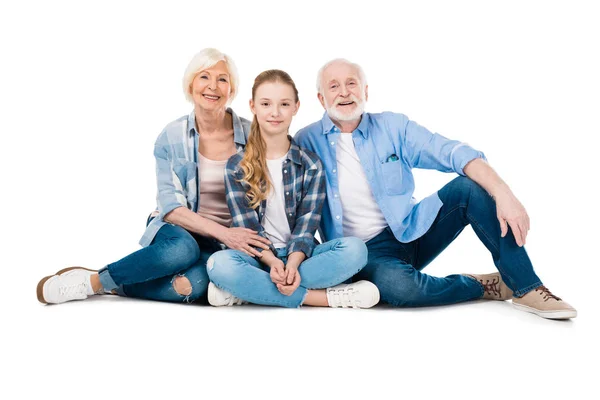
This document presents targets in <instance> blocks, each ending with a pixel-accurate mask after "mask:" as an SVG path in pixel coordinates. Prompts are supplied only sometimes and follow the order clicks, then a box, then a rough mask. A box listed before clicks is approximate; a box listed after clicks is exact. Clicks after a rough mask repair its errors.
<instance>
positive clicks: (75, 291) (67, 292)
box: [58, 282, 87, 297]
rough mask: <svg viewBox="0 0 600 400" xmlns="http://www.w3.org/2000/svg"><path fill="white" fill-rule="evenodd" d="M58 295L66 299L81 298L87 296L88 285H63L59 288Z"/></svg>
mask: <svg viewBox="0 0 600 400" xmlns="http://www.w3.org/2000/svg"><path fill="white" fill-rule="evenodd" d="M58 293H59V294H60V295H61V296H66V297H79V296H81V295H86V296H87V284H85V282H82V283H77V284H75V285H63V286H60V287H59V288H58Z"/></svg>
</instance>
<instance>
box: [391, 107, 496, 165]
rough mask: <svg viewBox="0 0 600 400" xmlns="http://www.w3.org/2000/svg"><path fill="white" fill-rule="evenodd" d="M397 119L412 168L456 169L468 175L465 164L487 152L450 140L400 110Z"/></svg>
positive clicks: (482, 156)
mask: <svg viewBox="0 0 600 400" xmlns="http://www.w3.org/2000/svg"><path fill="white" fill-rule="evenodd" d="M398 115H399V117H398V118H400V119H401V120H398V119H397V120H396V123H397V124H398V127H399V129H400V135H401V136H402V137H403V140H404V146H403V148H404V149H406V150H405V151H406V155H405V156H406V157H407V159H408V160H407V161H408V162H409V164H410V165H411V167H413V168H424V169H435V170H438V171H442V172H456V173H458V174H460V175H465V173H464V171H463V170H464V167H465V166H466V165H467V164H468V163H469V161H471V160H474V159H476V158H483V159H485V155H484V154H483V153H482V152H481V151H478V150H475V149H474V148H472V147H471V146H469V145H468V144H466V143H462V142H459V141H457V140H450V139H448V138H446V137H444V136H442V135H440V134H439V133H432V132H430V131H429V130H428V129H427V128H425V127H423V126H421V125H419V124H417V123H416V122H414V121H411V120H409V119H408V118H407V117H406V116H404V115H402V114H398Z"/></svg>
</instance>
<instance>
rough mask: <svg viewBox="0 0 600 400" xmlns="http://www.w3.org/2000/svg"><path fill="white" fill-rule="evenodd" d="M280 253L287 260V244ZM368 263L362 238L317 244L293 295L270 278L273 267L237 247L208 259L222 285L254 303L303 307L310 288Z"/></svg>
mask: <svg viewBox="0 0 600 400" xmlns="http://www.w3.org/2000/svg"><path fill="white" fill-rule="evenodd" d="M277 253H278V254H277V257H278V258H280V259H281V260H282V261H283V262H284V264H285V263H286V261H287V255H286V254H285V248H283V249H278V252H277ZM366 263H367V247H366V246H365V244H364V243H363V241H362V240H360V239H357V238H354V237H347V238H341V239H334V240H331V241H329V242H327V243H323V244H320V245H317V246H316V247H315V249H314V251H313V254H312V256H311V257H310V258H308V259H306V260H304V262H303V263H302V264H300V267H298V272H299V273H300V278H301V282H300V286H299V287H298V289H296V291H295V292H294V293H292V295H291V296H286V295H283V294H281V293H280V292H279V290H277V286H275V284H274V283H273V282H272V281H271V277H270V275H269V272H270V268H269V267H268V266H266V265H265V264H263V263H261V262H260V261H259V260H257V259H256V258H254V257H251V256H249V255H247V254H246V253H243V252H241V251H238V250H223V251H219V252H217V253H215V254H213V255H212V256H211V257H210V258H209V260H208V276H209V277H210V280H211V281H212V282H213V283H214V284H215V285H217V286H218V287H219V288H221V289H223V290H226V291H227V292H229V293H231V294H233V295H234V296H236V297H239V298H240V299H242V300H245V301H248V302H250V303H254V304H261V305H267V306H280V307H300V305H301V304H302V302H303V301H304V298H305V297H306V294H307V292H308V289H324V288H328V287H331V286H335V285H337V284H339V283H342V282H344V281H345V280H347V279H349V278H350V277H352V276H353V275H355V274H356V273H357V272H359V271H360V270H361V269H362V268H363V267H364V266H365V264H366Z"/></svg>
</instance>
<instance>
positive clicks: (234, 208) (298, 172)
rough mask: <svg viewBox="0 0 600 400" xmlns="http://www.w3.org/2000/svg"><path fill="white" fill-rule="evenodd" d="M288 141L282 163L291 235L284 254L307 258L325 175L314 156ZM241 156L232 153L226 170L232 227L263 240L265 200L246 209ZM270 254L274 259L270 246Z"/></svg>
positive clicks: (247, 205)
mask: <svg viewBox="0 0 600 400" xmlns="http://www.w3.org/2000/svg"><path fill="white" fill-rule="evenodd" d="M289 139H290V141H291V145H290V151H289V152H288V155H287V159H286V160H285V162H284V163H283V164H282V175H283V188H284V193H285V215H286V216H287V220H288V224H289V226H290V231H291V234H292V235H291V237H290V241H289V242H288V244H287V246H286V254H288V255H289V254H290V253H292V252H295V251H301V252H303V253H304V254H306V257H310V256H311V254H312V252H313V250H314V248H315V232H316V230H317V228H318V227H319V222H320V221H321V209H322V208H323V203H324V202H325V190H326V183H325V174H324V173H323V166H322V164H321V160H319V158H318V157H317V156H316V155H315V154H314V153H311V152H309V151H307V150H304V149H301V148H300V147H298V145H297V144H296V142H295V141H294V139H293V138H292V137H291V136H289ZM242 157H243V154H242V153H237V154H234V155H233V156H232V157H231V158H230V159H229V161H228V162H227V166H226V167H225V189H226V193H227V194H226V197H227V205H228V206H229V211H230V212H231V217H232V219H233V222H232V224H231V225H232V226H234V227H243V228H248V229H252V230H255V231H257V232H258V234H259V235H261V236H263V237H266V236H265V231H264V228H263V226H262V220H263V218H264V216H265V210H266V207H267V206H268V204H267V200H263V201H262V202H261V204H260V206H259V207H258V208H257V209H253V208H251V207H250V206H249V201H248V199H247V197H246V193H247V192H248V190H249V188H250V186H249V185H248V184H247V183H246V182H245V181H243V178H244V171H243V170H242V168H241V167H240V162H241V161H242ZM258 250H259V251H260V249H258ZM271 251H273V254H275V256H277V251H276V250H275V249H274V248H273V246H271Z"/></svg>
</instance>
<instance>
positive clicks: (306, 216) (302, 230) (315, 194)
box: [287, 160, 326, 257]
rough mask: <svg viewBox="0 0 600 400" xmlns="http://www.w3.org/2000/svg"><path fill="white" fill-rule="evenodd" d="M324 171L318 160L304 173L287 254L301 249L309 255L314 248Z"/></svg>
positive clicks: (321, 201) (323, 189) (322, 194)
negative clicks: (302, 188)
mask: <svg viewBox="0 0 600 400" xmlns="http://www.w3.org/2000/svg"><path fill="white" fill-rule="evenodd" d="M325 185H326V180H325V173H324V172H323V166H322V164H321V161H320V160H316V162H315V163H314V165H313V166H312V167H311V168H310V169H309V170H308V171H307V172H306V173H305V180H304V182H303V186H304V187H307V188H308V189H307V190H306V192H305V194H304V196H303V197H302V199H301V201H300V204H299V205H298V207H297V212H296V224H295V226H294V230H293V231H292V235H291V237H290V241H289V243H288V246H287V254H290V253H293V252H295V251H301V252H303V253H304V254H306V257H310V256H311V255H312V252H313V250H314V248H315V231H316V230H317V228H318V227H319V223H320V222H321V212H322V210H323V203H324V202H325V194H326V192H325Z"/></svg>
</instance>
